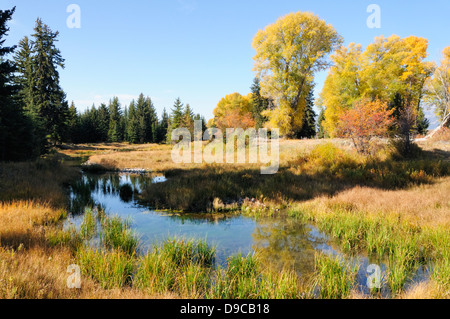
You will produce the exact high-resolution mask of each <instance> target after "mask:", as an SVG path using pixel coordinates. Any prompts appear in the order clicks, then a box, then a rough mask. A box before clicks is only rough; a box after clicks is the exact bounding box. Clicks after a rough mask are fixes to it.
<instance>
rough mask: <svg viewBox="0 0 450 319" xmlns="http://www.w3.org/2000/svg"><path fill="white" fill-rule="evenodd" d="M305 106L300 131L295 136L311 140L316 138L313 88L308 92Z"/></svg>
mask: <svg viewBox="0 0 450 319" xmlns="http://www.w3.org/2000/svg"><path fill="white" fill-rule="evenodd" d="M305 100H306V106H305V113H304V114H303V126H302V129H301V130H300V131H299V132H298V133H297V134H296V135H297V136H296V137H297V138H313V137H314V136H316V112H314V88H313V87H312V88H311V89H310V90H309V93H308V95H307V96H306V98H305Z"/></svg>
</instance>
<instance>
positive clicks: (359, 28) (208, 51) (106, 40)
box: [0, 0, 450, 119]
mask: <svg viewBox="0 0 450 319" xmlns="http://www.w3.org/2000/svg"><path fill="white" fill-rule="evenodd" d="M72 3H73V4H77V5H79V7H80V8H81V28H80V29H70V28H68V26H67V24H66V20H67V18H68V16H69V15H70V13H67V12H66V9H67V6H68V5H70V4H72ZM369 4H377V5H379V6H380V8H381V28H380V29H370V28H368V27H367V24H366V21H367V18H368V17H369V15H370V13H367V7H368V5H369ZM12 6H16V7H17V8H16V13H15V15H14V17H13V18H14V20H13V21H12V22H11V23H10V28H11V30H10V33H9V37H8V40H7V44H16V43H17V42H18V41H19V40H20V39H21V38H23V37H24V36H25V35H30V34H31V33H32V32H33V27H34V23H35V20H36V18H37V17H40V18H42V19H43V21H44V22H45V23H46V24H48V25H49V26H50V27H51V28H52V30H58V31H59V32H60V37H59V42H58V47H59V48H60V50H61V52H62V55H63V57H64V58H65V59H66V63H65V64H66V68H65V70H63V71H61V85H62V87H63V89H64V90H65V91H66V93H67V98H68V100H69V101H72V100H73V101H75V104H76V106H77V108H78V109H79V110H81V111H82V110H84V109H85V108H86V107H88V106H91V105H92V104H93V103H95V104H96V105H98V104H99V103H100V102H107V101H108V100H109V99H110V98H111V97H112V96H118V97H119V98H120V100H121V102H122V105H123V106H125V105H127V104H128V103H129V102H130V100H131V99H132V98H136V97H137V96H138V94H139V93H141V92H143V93H144V94H145V95H148V96H150V97H151V98H152V99H153V102H154V104H155V106H156V108H157V110H158V113H159V114H161V112H162V109H163V108H164V107H165V108H167V109H168V110H169V109H170V108H171V107H172V105H173V102H174V100H175V99H176V98H177V97H180V98H181V99H182V101H183V102H184V103H189V104H190V105H191V106H192V107H193V108H194V110H195V112H196V113H201V114H202V115H204V116H205V117H206V118H207V119H208V118H211V117H212V110H213V109H214V108H215V106H216V105H217V103H218V101H219V100H220V99H221V98H222V97H223V96H225V95H226V94H230V93H233V92H239V93H241V94H247V93H249V92H250V86H251V84H252V80H253V78H254V72H253V71H252V68H253V59H252V58H253V56H254V55H255V51H254V50H253V48H252V46H251V43H252V39H253V37H254V35H255V34H256V32H257V31H258V30H259V29H263V28H264V27H265V26H266V25H268V24H271V23H273V22H275V21H276V20H277V19H278V18H279V17H281V16H283V15H285V14H287V13H290V12H296V11H309V12H313V13H315V14H317V15H318V16H319V17H320V18H322V19H324V20H325V21H326V22H327V23H331V24H332V25H333V26H334V27H335V28H336V30H337V31H338V33H339V34H340V35H342V36H343V37H344V40H345V45H347V44H348V43H350V42H356V43H361V44H362V45H363V46H367V45H368V44H369V43H371V42H372V41H373V39H374V37H375V36H379V35H384V36H390V35H392V34H397V35H399V36H402V37H404V36H409V35H416V36H422V37H426V38H427V39H428V40H429V48H428V52H429V58H428V59H429V60H434V61H439V60H440V54H441V51H442V49H443V48H444V47H446V46H450V33H449V31H450V19H448V13H449V12H450V1H448V0H431V1H427V2H425V1H415V0H410V1H403V0H398V1H380V0H370V1H366V0H359V1H356V0H340V1H338V0H334V1H331V0H315V1H312V0H309V1H304V0H296V1H283V0H278V1H273V0H271V1H267V0H240V1H234V0H227V1H216V0H208V1H206V0H205V1H201V0H165V1H164V0H127V1H104V0H95V1H85V0H71V1H63V0H39V1H31V0H26V1H25V0H15V1H12V0H2V1H1V4H0V8H1V9H8V8H11V7H12ZM325 77H326V72H321V73H319V74H317V75H316V84H317V86H316V94H318V93H319V92H320V90H321V89H322V85H323V81H324V80H325Z"/></svg>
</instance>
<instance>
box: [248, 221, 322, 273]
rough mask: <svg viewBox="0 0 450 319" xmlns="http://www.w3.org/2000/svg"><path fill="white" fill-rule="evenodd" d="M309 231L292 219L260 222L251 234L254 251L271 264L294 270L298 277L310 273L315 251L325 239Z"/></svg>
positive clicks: (312, 267)
mask: <svg viewBox="0 0 450 319" xmlns="http://www.w3.org/2000/svg"><path fill="white" fill-rule="evenodd" d="M310 232H311V226H309V225H305V224H302V223H301V222H300V221H298V220H295V219H291V218H283V219H281V218H280V219H278V220H275V219H266V220H260V221H258V227H257V228H256V229H255V232H254V233H253V234H252V237H253V240H254V243H255V244H254V247H253V248H254V250H255V251H258V254H259V255H260V256H261V258H262V259H263V260H264V261H265V262H268V263H269V264H270V265H273V266H275V267H278V268H280V269H281V268H283V267H290V268H292V267H294V269H295V270H296V271H297V272H298V273H299V274H302V275H307V274H311V273H312V272H313V271H314V254H315V248H316V246H317V245H318V244H323V243H324V240H321V239H318V238H313V237H312V235H311V234H310Z"/></svg>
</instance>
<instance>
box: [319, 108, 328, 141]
mask: <svg viewBox="0 0 450 319" xmlns="http://www.w3.org/2000/svg"><path fill="white" fill-rule="evenodd" d="M324 121H325V109H322V110H321V111H320V114H319V118H318V120H317V124H318V127H319V129H318V132H317V137H318V138H326V137H327V134H326V132H325V128H324V126H323V122H324Z"/></svg>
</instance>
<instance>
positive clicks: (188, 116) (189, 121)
mask: <svg viewBox="0 0 450 319" xmlns="http://www.w3.org/2000/svg"><path fill="white" fill-rule="evenodd" d="M181 127H184V128H187V129H188V130H189V132H190V133H191V139H193V138H194V112H193V111H192V109H191V106H190V105H189V104H186V108H185V109H184V112H183V119H182V121H181Z"/></svg>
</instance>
